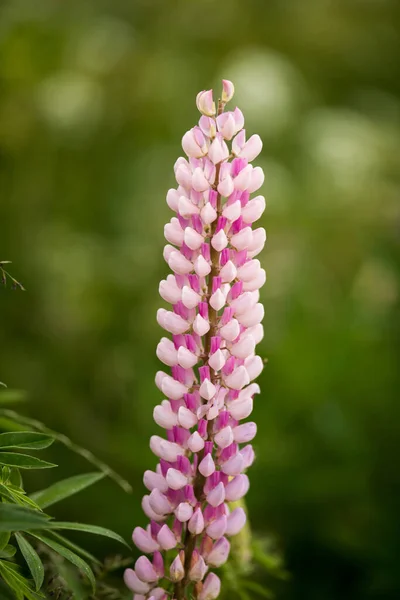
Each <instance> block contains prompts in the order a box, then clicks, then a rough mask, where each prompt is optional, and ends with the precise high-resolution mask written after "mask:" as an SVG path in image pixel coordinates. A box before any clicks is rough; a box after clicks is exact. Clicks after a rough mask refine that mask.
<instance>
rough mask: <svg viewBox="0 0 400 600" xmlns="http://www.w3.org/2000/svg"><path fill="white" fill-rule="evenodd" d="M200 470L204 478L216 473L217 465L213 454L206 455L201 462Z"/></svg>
mask: <svg viewBox="0 0 400 600" xmlns="http://www.w3.org/2000/svg"><path fill="white" fill-rule="evenodd" d="M198 469H199V471H200V473H201V474H202V475H203V476H204V477H209V476H210V475H212V474H213V473H214V471H215V464H214V461H213V458H212V456H211V454H206V455H205V457H204V458H203V460H202V461H201V462H200V464H199V466H198Z"/></svg>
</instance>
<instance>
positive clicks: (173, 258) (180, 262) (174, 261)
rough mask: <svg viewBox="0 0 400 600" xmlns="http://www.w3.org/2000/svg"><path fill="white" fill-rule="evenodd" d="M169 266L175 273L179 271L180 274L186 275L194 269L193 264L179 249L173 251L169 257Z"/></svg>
mask: <svg viewBox="0 0 400 600" xmlns="http://www.w3.org/2000/svg"><path fill="white" fill-rule="evenodd" d="M168 266H169V267H170V269H172V271H174V273H179V274H180V275H186V274H187V273H190V272H191V271H192V270H193V265H192V263H191V262H190V260H188V259H187V258H185V257H184V256H183V254H181V253H180V252H179V251H178V250H175V252H171V254H170V255H169V257H168Z"/></svg>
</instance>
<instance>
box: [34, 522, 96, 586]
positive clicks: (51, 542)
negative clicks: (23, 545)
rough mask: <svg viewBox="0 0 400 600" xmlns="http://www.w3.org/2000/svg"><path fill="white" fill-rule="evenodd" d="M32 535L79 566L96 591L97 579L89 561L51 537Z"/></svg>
mask: <svg viewBox="0 0 400 600" xmlns="http://www.w3.org/2000/svg"><path fill="white" fill-rule="evenodd" d="M31 535H33V536H34V537H35V538H37V539H38V540H40V541H41V542H43V544H46V546H49V548H51V549H52V550H54V551H55V552H57V554H59V555H60V556H62V557H63V558H65V559H66V560H68V561H69V562H71V563H72V564H73V565H75V566H76V567H78V569H80V570H81V571H82V572H83V573H84V574H85V575H86V577H87V578H88V579H89V581H90V583H91V585H92V590H93V593H94V591H95V589H96V580H95V578H94V575H93V571H92V569H91V568H90V567H89V565H88V564H87V562H85V561H84V560H83V559H82V558H81V557H80V556H78V555H77V554H75V553H74V552H72V551H71V550H69V549H68V548H66V547H65V546H62V545H61V544H59V543H58V542H55V541H54V540H52V539H51V538H48V537H45V536H44V535H39V534H38V533H32V534H31Z"/></svg>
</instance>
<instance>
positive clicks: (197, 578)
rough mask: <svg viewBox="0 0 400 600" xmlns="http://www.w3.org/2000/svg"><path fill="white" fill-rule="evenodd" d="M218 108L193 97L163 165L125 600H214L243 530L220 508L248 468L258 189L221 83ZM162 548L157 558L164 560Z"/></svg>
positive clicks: (249, 149)
mask: <svg viewBox="0 0 400 600" xmlns="http://www.w3.org/2000/svg"><path fill="white" fill-rule="evenodd" d="M222 84H223V91H222V99H221V100H219V101H218V103H217V104H216V103H215V101H214V98H213V92H212V90H207V91H202V92H200V93H199V94H198V95H197V100H196V104H197V108H198V109H199V111H200V113H201V115H202V116H201V117H200V119H199V123H198V125H196V126H194V127H193V128H192V129H191V130H190V131H188V132H187V133H186V134H185V135H184V136H183V139H182V146H183V150H184V151H185V153H186V155H187V159H186V158H179V159H178V160H177V161H176V163H175V167H174V171H175V177H176V181H177V188H176V189H171V190H169V191H168V194H167V204H168V206H169V207H170V209H171V210H173V211H174V213H175V215H174V216H173V217H172V218H171V220H170V222H169V223H167V224H166V226H165V228H164V235H165V238H166V240H167V245H166V246H165V248H164V258H165V260H166V262H167V264H168V266H169V268H170V269H171V271H172V273H170V274H169V275H167V277H166V279H165V280H163V281H161V283H160V287H159V292H160V296H161V297H162V299H163V300H164V301H165V302H167V303H168V305H169V306H168V307H167V308H160V309H159V310H158V312H157V321H158V323H159V325H160V326H161V327H162V328H163V329H164V330H165V331H166V332H167V333H168V334H170V336H167V337H162V338H161V341H160V343H159V344H158V346H157V357H158V358H159V359H160V361H161V362H162V363H163V364H164V365H166V367H167V368H169V369H170V372H164V371H159V372H158V373H157V374H156V378H155V380H156V385H157V387H158V388H159V389H160V391H161V392H162V393H163V394H164V396H165V398H164V399H163V400H162V401H161V403H160V404H159V405H158V406H156V407H155V408H154V412H153V416H154V420H155V422H156V424H157V425H159V426H160V427H161V428H162V429H164V430H165V431H164V435H153V436H152V437H151V439H150V448H151V450H152V451H153V453H154V454H155V455H156V456H157V457H158V459H159V464H158V465H157V467H156V469H155V471H149V470H148V471H146V472H145V474H144V478H143V481H144V485H145V486H146V488H147V489H148V492H149V493H148V494H147V495H145V496H144V498H143V501H142V507H143V510H144V512H145V514H146V515H147V516H148V518H149V519H150V523H149V525H148V527H147V528H146V529H142V528H141V527H136V529H135V530H134V532H133V541H134V543H135V544H136V546H137V547H138V548H139V550H141V551H142V552H143V553H144V554H147V555H148V556H144V555H143V556H141V557H139V558H138V560H137V561H136V563H135V568H134V569H127V570H126V572H125V576H124V578H125V583H126V585H127V586H128V588H130V589H131V590H132V592H134V598H135V599H136V600H166V598H167V597H171V598H173V599H174V600H186V599H187V598H189V597H195V598H197V600H214V599H215V598H217V597H218V596H219V593H220V585H221V584H220V580H219V578H218V576H217V575H215V574H214V573H212V572H210V570H212V569H213V568H217V567H219V566H221V565H222V564H223V563H224V562H226V560H228V556H229V551H230V542H229V539H228V538H229V537H230V536H232V535H236V534H237V533H239V531H240V530H241V529H242V527H243V526H244V524H245V522H246V514H245V512H244V510H243V509H242V508H240V507H239V508H235V509H234V510H231V509H230V506H229V503H230V502H235V501H237V500H239V499H240V498H242V497H243V496H244V495H245V494H246V493H247V491H248V489H249V479H248V477H247V475H246V474H245V473H244V471H246V470H247V469H248V468H249V467H250V466H251V464H252V463H253V461H254V456H255V455H254V450H253V447H252V445H251V444H250V443H249V442H251V441H252V440H253V438H254V437H255V435H256V432H257V426H256V424H255V423H254V422H252V421H247V422H241V421H243V420H244V419H247V417H249V416H250V414H251V412H252V409H253V398H254V395H255V394H258V393H259V391H260V389H259V386H258V385H257V384H256V383H254V382H253V381H254V379H255V378H256V377H258V375H259V374H260V373H261V370H262V368H263V361H262V360H261V358H260V357H259V356H257V354H256V345H257V344H258V343H259V342H260V341H261V339H262V337H263V327H262V324H261V321H262V319H263V316H264V309H263V306H262V304H261V303H260V302H259V289H260V288H261V287H262V286H263V285H264V283H265V279H266V275H265V271H264V269H263V268H262V267H261V264H260V261H259V259H258V258H256V256H258V255H259V253H260V252H261V250H262V249H263V247H264V244H265V240H266V234H265V230H264V229H263V228H262V227H257V228H253V224H254V223H255V222H256V221H257V220H258V219H259V218H260V217H261V215H262V213H263V211H264V209H265V199H264V197H263V196H261V195H256V196H255V197H253V198H251V197H250V196H251V194H253V193H254V192H257V191H258V190H259V188H260V187H261V186H262V184H263V182H264V174H263V172H262V169H261V168H260V167H253V166H252V165H251V161H252V160H253V159H254V158H256V157H257V156H258V154H259V153H260V151H261V149H262V142H261V139H260V137H259V136H258V135H251V136H250V137H249V138H248V139H246V132H245V130H244V129H243V127H244V117H243V114H242V112H241V111H240V109H239V108H235V110H233V111H225V110H224V109H225V105H226V103H227V102H229V101H230V100H231V99H232V97H233V93H234V87H233V84H232V83H231V82H230V81H227V80H223V82H222ZM167 551H168V555H167V554H166V552H167Z"/></svg>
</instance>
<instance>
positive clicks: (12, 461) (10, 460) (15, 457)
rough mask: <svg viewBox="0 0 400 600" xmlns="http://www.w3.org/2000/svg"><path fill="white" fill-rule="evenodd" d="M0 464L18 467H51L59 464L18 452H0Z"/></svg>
mask: <svg viewBox="0 0 400 600" xmlns="http://www.w3.org/2000/svg"><path fill="white" fill-rule="evenodd" d="M0 465H6V466H7V467H17V468H18V469H51V468H52V467H56V466H57V465H55V464H53V463H49V462H47V461H45V460H41V459H40V458H36V456H29V455H28V454H19V453H18V452H0Z"/></svg>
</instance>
